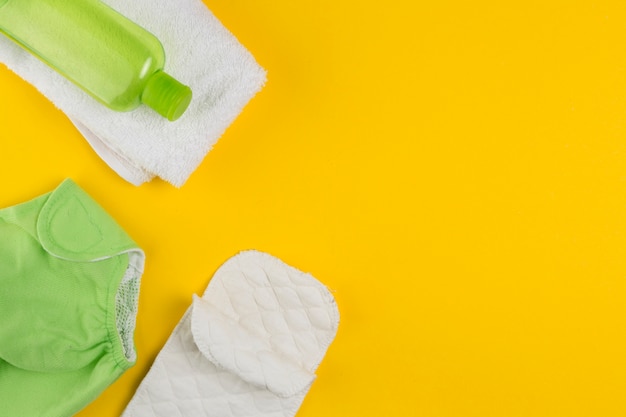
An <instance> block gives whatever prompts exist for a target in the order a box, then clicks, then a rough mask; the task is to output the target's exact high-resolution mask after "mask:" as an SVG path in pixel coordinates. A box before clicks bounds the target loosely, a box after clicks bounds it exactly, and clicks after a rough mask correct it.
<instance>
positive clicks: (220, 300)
mask: <svg viewBox="0 0 626 417" xmlns="http://www.w3.org/2000/svg"><path fill="white" fill-rule="evenodd" d="M338 323H339V312H338V310H337V305H336V304H335V300H334V298H333V296H332V295H331V294H330V292H329V291H328V290H327V289H326V287H325V286H324V285H322V284H321V283H320V282H319V281H318V280H316V279H315V278H314V277H312V276H311V275H309V274H305V273H303V272H301V271H299V270H297V269H295V268H293V267H291V266H288V265H286V264H285V263H283V262H282V261H280V260H278V259H276V258H274V257H272V256H270V255H268V254H265V253H261V252H256V251H246V252H242V253H240V254H238V255H236V256H234V257H233V258H231V259H230V260H228V261H227V262H226V263H225V264H224V265H222V266H221V267H220V268H219V269H218V271H217V272H216V273H215V275H214V277H213V279H212V280H211V282H210V283H209V286H208V287H207V289H206V291H205V292H204V295H203V296H202V298H200V297H197V296H194V298H193V303H192V305H191V306H190V307H189V309H188V310H187V312H186V313H185V314H184V316H183V318H182V320H181V321H180V322H179V324H178V325H177V326H176V328H175V329H174V331H173V333H172V335H171V336H170V337H169V339H168V341H167V342H166V344H165V346H164V347H163V349H162V350H161V352H160V353H159V354H158V356H157V358H156V360H155V361H154V363H153V365H152V367H151V369H150V371H149V372H148V374H147V375H146V377H145V378H144V380H143V381H142V382H141V384H140V385H139V388H138V389H137V392H136V393H135V394H134V396H133V398H132V399H131V401H130V403H129V405H128V407H127V408H126V410H125V411H124V413H123V414H122V417H157V416H158V417H166V416H167V417H171V416H178V417H203V416H210V417H218V416H219V417H235V416H249V417H252V416H255V417H270V416H271V417H279V416H280V417H291V416H294V415H295V413H296V412H297V410H298V408H299V407H300V405H301V403H302V401H303V400H304V397H305V395H306V393H307V391H308V389H309V387H310V385H311V383H312V382H313V379H314V378H315V374H314V372H315V370H316V369H317V366H318V364H319V363H320V362H321V360H322V358H323V357H324V355H325V353H326V350H327V348H328V346H329V345H330V343H331V342H332V340H333V339H334V337H335V334H336V332H337V326H338Z"/></svg>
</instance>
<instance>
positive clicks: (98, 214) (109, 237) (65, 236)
mask: <svg viewBox="0 0 626 417" xmlns="http://www.w3.org/2000/svg"><path fill="white" fill-rule="evenodd" d="M36 227H37V236H38V237H39V240H40V243H41V245H42V246H43V247H44V249H45V250H46V251H48V252H49V253H50V254H51V255H53V256H56V257H59V258H62V259H66V260H71V261H78V262H86V261H97V260H100V259H104V258H109V257H111V256H114V255H117V254H119V253H123V252H128V251H130V250H136V249H138V245H137V244H136V243H135V242H134V241H133V240H132V239H131V238H130V237H129V236H128V235H127V234H126V232H124V230H123V229H122V228H121V227H120V226H119V225H118V224H117V223H116V222H115V220H113V218H112V217H111V216H109V215H108V214H107V213H106V212H105V211H104V210H103V209H102V207H100V205H99V204H98V203H96V202H95V201H94V200H93V199H92V198H91V197H90V196H89V195H88V194H87V193H85V192H84V191H83V190H82V189H81V188H80V187H78V185H76V183H74V182H73V181H72V180H71V179H67V180H65V181H63V182H62V183H61V184H60V185H59V186H58V187H57V188H56V189H55V190H54V191H53V192H52V193H50V195H49V197H48V199H47V200H46V202H45V203H44V205H43V207H42V208H41V211H40V212H39V216H38V218H37V226H36Z"/></svg>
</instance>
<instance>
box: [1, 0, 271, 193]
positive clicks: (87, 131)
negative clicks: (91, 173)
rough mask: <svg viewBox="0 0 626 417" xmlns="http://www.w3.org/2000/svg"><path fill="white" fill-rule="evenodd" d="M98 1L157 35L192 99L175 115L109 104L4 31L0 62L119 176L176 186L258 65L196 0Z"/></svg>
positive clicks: (250, 91) (255, 76)
mask: <svg viewBox="0 0 626 417" xmlns="http://www.w3.org/2000/svg"><path fill="white" fill-rule="evenodd" d="M103 1H104V3H106V4H108V5H109V6H111V7H112V8H113V9H115V10H117V11H118V12H120V13H121V14H123V15H124V16H126V17H128V18H129V19H131V20H132V21H134V22H135V23H137V24H139V25H140V26H142V27H144V28H145V29H147V30H148V31H150V32H152V33H153V34H154V35H155V36H156V37H157V38H159V40H160V41H161V43H162V44H163V47H164V49H165V56H166V63H165V71H166V72H167V73H169V74H171V75H172V76H173V77H175V78H176V79H177V80H179V81H181V82H182V83H184V84H186V85H188V86H189V87H191V89H192V91H193V99H192V102H191V104H190V106H189V108H188V109H187V111H186V112H185V114H184V115H183V116H182V117H181V118H180V119H178V120H177V121H175V122H169V121H168V120H166V119H165V118H163V117H161V116H159V115H158V114H156V113H155V112H154V111H153V110H151V109H149V108H147V106H142V107H140V108H139V109H137V110H134V111H131V112H127V113H119V112H115V111H113V110H109V109H108V108H106V107H105V106H104V105H102V104H100V103H98V102H96V100H94V99H93V98H91V97H90V96H88V95H87V93H85V92H83V91H82V90H81V89H80V88H79V87H77V86H75V85H74V84H72V83H71V82H70V81H68V80H67V79H65V78H64V77H62V76H61V75H59V74H58V73H56V72H55V71H54V70H52V69H51V68H49V67H48V66H46V65H45V64H44V63H43V62H41V61H39V60H38V59H37V58H35V57H34V56H32V55H31V54H29V53H28V52H26V51H24V50H23V49H22V48H20V47H19V46H17V45H15V44H14V43H13V42H12V41H11V40H9V39H8V38H6V37H5V36H0V62H2V63H4V64H5V65H6V66H7V67H9V68H10V69H12V70H13V71H14V72H15V73H16V74H18V75H19V76H21V77H22V78H23V79H24V80H26V81H28V82H29V83H31V84H32V85H34V86H35V87H36V88H37V89H38V90H39V91H40V92H41V93H42V94H43V95H44V96H46V97H47V98H48V99H49V100H50V101H52V102H53V103H54V104H55V105H56V106H57V107H58V108H60V109H61V110H62V111H63V112H64V113H65V114H66V115H67V116H68V117H69V118H70V120H71V121H72V122H73V123H74V125H75V126H76V127H77V128H78V130H79V131H80V132H81V133H82V134H83V136H84V137H85V138H86V139H87V141H88V142H89V143H90V144H91V146H92V148H93V149H94V150H95V151H96V153H97V154H98V155H99V156H100V157H101V158H102V159H103V160H104V161H105V162H106V163H107V164H109V166H110V167H111V168H113V170H115V171H116V172H117V173H118V174H119V175H120V176H121V177H123V178H124V179H126V180H127V181H129V182H131V183H133V184H135V185H139V184H141V183H143V182H146V181H149V180H150V179H152V178H153V177H155V176H158V177H161V178H162V179H164V180H166V181H168V182H170V183H171V184H173V185H175V186H182V185H183V184H184V183H185V181H186V180H187V179H188V177H189V176H190V175H191V173H193V171H194V170H195V169H196V168H197V167H198V165H199V164H200V163H201V162H202V159H203V158H204V157H205V155H206V154H207V152H208V151H209V150H210V149H211V147H212V146H213V145H214V144H215V143H216V142H217V140H218V138H219V137H220V136H221V135H222V134H223V132H224V131H225V130H226V128H227V127H228V126H229V125H230V124H231V123H232V122H233V121H234V120H235V118H236V117H237V116H238V115H239V113H240V112H241V111H242V109H243V107H244V106H245V105H246V104H247V103H248V101H249V100H250V99H251V98H252V97H253V96H254V95H255V94H256V93H257V92H258V91H259V90H260V89H261V88H262V86H263V84H264V82H265V71H264V70H263V69H262V68H261V67H260V66H259V65H258V64H257V63H256V61H255V60H254V57H253V56H252V55H251V54H250V53H249V52H248V51H247V50H246V49H245V48H244V47H243V46H242V45H241V44H240V43H239V42H238V41H237V39H236V38H235V37H234V36H233V35H232V34H231V33H230V32H229V31H228V30H227V29H226V28H225V27H224V26H223V25H222V24H221V23H220V21H219V20H218V19H217V18H216V17H215V16H214V15H213V14H212V13H211V12H210V11H209V10H208V9H207V7H206V6H205V5H204V4H203V3H202V1H201V0H134V1H126V0H103ZM0 3H1V2H0ZM68 30H71V28H68Z"/></svg>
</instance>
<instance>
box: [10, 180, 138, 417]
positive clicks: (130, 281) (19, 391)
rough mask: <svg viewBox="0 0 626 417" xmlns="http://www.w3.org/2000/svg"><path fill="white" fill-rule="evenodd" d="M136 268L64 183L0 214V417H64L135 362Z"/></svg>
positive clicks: (116, 232) (127, 250) (93, 206)
mask: <svg viewBox="0 0 626 417" xmlns="http://www.w3.org/2000/svg"><path fill="white" fill-rule="evenodd" d="M143 265H144V253H143V251H142V250H141V249H140V248H139V247H138V246H137V244H136V243H135V242H133V240H132V239H131V238H130V237H128V235H127V234H126V233H125V232H124V231H123V230H122V228H121V227H120V226H119V225H118V224H117V223H115V221H114V220H113V219H112V218H111V217H110V216H109V215H108V214H107V213H106V212H105V211H104V210H103V209H102V208H101V207H100V206H99V205H98V204H97V203H96V202H95V201H94V200H92V199H91V198H90V197H89V196H88V195H87V194H86V193H85V192H84V191H82V190H81V189H80V188H79V187H78V186H77V185H76V184H75V183H74V182H72V181H71V180H69V179H68V180H65V181H64V182H63V183H61V185H59V187H58V188H57V189H56V190H54V191H52V192H51V193H48V194H45V195H43V196H41V197H38V198H36V199H34V200H31V201H29V202H26V203H22V204H19V205H16V206H13V207H9V208H5V209H2V210H0V415H2V416H9V417H65V416H72V415H74V414H75V413H77V412H78V411H80V410H81V409H82V408H83V407H85V406H86V405H87V404H89V403H90V402H91V401H93V400H94V399H95V398H96V397H97V396H98V395H99V394H100V393H101V392H102V391H103V390H104V389H105V388H107V387H108V386H109V385H110V384H112V383H113V382H114V381H115V380H116V379H117V378H118V377H119V376H120V375H121V374H122V373H123V372H124V371H125V370H126V369H128V368H129V367H130V366H132V365H133V364H134V363H135V348H134V342H133V334H134V329H135V317H136V312H137V300H138V296H139V283H140V279H141V275H142V273H143Z"/></svg>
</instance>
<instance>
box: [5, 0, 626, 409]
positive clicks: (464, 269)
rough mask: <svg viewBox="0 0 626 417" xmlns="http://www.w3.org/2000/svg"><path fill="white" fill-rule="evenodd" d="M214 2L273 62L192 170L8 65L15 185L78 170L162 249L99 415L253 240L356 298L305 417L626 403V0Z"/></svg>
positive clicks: (156, 250) (156, 251)
mask: <svg viewBox="0 0 626 417" xmlns="http://www.w3.org/2000/svg"><path fill="white" fill-rule="evenodd" d="M206 3H207V5H208V6H209V7H210V8H211V9H212V10H213V12H214V13H215V14H216V15H217V17H218V18H219V19H220V20H221V21H222V22H223V23H224V24H225V25H226V26H227V27H228V28H229V29H230V30H231V31H232V32H233V33H235V34H236V35H237V37H238V38H239V39H240V41H241V42H242V43H243V44H244V45H245V46H246V47H247V48H248V49H249V50H250V51H251V52H252V53H253V54H254V55H255V57H256V58H257V60H258V61H259V63H260V64H261V65H263V66H264V67H265V68H266V69H267V70H268V84H267V85H266V87H265V88H264V90H263V91H262V92H261V93H260V94H259V95H258V96H256V97H255V98H254V99H253V100H252V102H251V103H250V104H249V105H248V106H247V107H246V109H245V111H244V112H243V114H242V115H241V116H240V117H239V118H238V119H237V120H236V122H235V123H234V124H233V125H232V126H231V127H230V128H229V129H228V131H227V132H226V134H225V135H224V136H223V137H222V138H221V139H220V141H219V142H218V144H217V146H216V147H215V148H214V150H213V151H211V152H210V153H209V155H208V156H207V157H206V158H205V160H204V162H203V163H202V165H201V166H200V168H199V169H198V170H197V171H196V172H195V173H194V174H193V175H192V177H191V178H190V180H189V181H188V182H187V184H186V185H185V186H184V187H183V188H182V189H175V188H174V187H172V186H170V185H168V184H166V183H165V182H162V181H154V182H152V183H149V184H146V185H143V186H141V187H139V188H136V187H134V186H132V185H129V184H127V183H125V182H124V181H123V180H121V179H120V178H119V177H118V176H117V175H116V174H115V173H114V172H113V171H111V170H110V169H109V168H108V167H107V166H106V165H105V164H104V163H103V162H102V161H101V160H100V159H99V158H98V157H97V156H96V155H95V153H94V152H93V151H92V150H91V149H90V147H89V145H88V144H87V143H86V142H85V141H84V140H83V139H82V138H81V137H80V135H79V134H78V133H77V132H76V131H75V130H74V129H73V127H72V125H71V124H70V122H69V121H68V120H67V119H66V118H65V117H64V116H63V114H62V113H60V112H59V111H58V110H56V109H55V108H54V107H53V106H52V105H51V104H50V103H48V102H47V101H46V100H45V99H44V98H42V97H41V96H40V95H39V94H38V93H37V92H36V91H35V90H34V89H33V88H32V87H31V86H29V85H27V84H26V83H24V82H23V81H21V80H20V79H19V78H18V77H16V76H15V75H14V74H12V73H10V72H9V71H8V70H6V69H5V68H4V67H2V68H1V69H0V88H1V90H0V91H1V100H0V118H1V120H2V122H1V123H0V139H1V142H0V143H1V148H0V149H1V150H0V178H2V180H1V181H2V192H1V193H0V206H7V205H11V204H15V203H18V202H21V201H24V200H26V199H29V198H31V197H34V196H36V195H39V194H41V193H43V192H46V191H48V190H50V189H52V188H53V187H55V186H56V185H57V184H58V183H59V182H60V181H61V180H62V179H63V178H65V177H72V178H73V179H74V180H75V181H76V182H78V183H79V184H80V185H81V186H82V187H83V188H84V189H85V190H86V191H88V192H89V193H90V194H91V195H92V196H93V197H94V198H95V199H96V200H98V201H99V202H100V203H101V205H103V206H104V207H105V208H106V209H107V210H108V211H109V212H110V213H111V214H112V215H113V216H114V217H115V218H116V219H117V220H118V222H119V223H120V224H122V225H123V227H124V228H125V229H126V230H127V231H128V232H129V233H130V234H131V235H132V236H133V237H134V238H135V240H137V241H138V242H139V243H140V244H141V245H142V246H143V247H144V248H145V250H146V253H147V268H146V272H145V275H144V279H143V283H142V292H141V297H140V311H139V315H138V327H137V332H136V341H137V348H138V352H139V358H140V359H139V361H138V363H137V365H136V366H135V367H134V368H133V369H132V370H130V371H129V372H127V373H126V374H125V375H124V376H123V377H122V378H121V379H120V380H119V381H118V382H116V383H115V384H114V385H113V386H112V387H111V388H110V389H108V390H107V391H106V392H105V393H104V394H103V395H102V396H101V397H100V398H98V399H97V400H96V401H95V402H94V403H93V404H92V405H91V406H89V407H88V408H87V409H85V410H84V411H83V412H82V413H80V416H81V417H87V416H93V417H105V416H106V417H109V416H110V417H113V416H119V414H120V413H121V411H122V409H123V408H124V406H125V405H126V404H127V402H128V401H129V399H130V397H131V396H132V394H133V392H134V389H135V388H136V386H137V384H138V383H139V382H140V381H141V379H142V378H143V376H144V375H145V373H146V371H147V369H148V368H149V366H150V363H151V361H152V360H153V359H154V357H155V356H156V354H157V353H158V352H159V350H160V348H161V346H162V345H163V343H164V342H165V340H166V339H167V337H168V335H169V334H170V332H171V330H172V328H173V326H174V325H175V324H176V323H177V322H178V320H179V318H180V316H181V315H182V313H183V311H184V310H185V309H186V307H187V306H188V304H189V302H190V299H191V294H192V293H201V292H202V291H203V290H204V288H205V287H206V285H207V284H208V282H209V278H210V277H211V276H212V274H213V273H214V271H215V270H216V269H217V268H218V267H219V265H220V264H221V263H223V262H224V261H225V260H226V259H227V258H229V257H230V256H232V255H234V254H235V253H237V252H238V251H240V250H243V249H250V248H254V249H259V250H262V251H266V252H269V253H271V254H274V255H275V256H278V257H279V258H281V259H283V260H284V261H286V262H287V263H289V264H291V265H293V266H296V267H297V268H299V269H301V270H304V271H308V272H311V273H312V274H313V275H315V276H316V277H317V278H318V279H320V280H321V281H322V282H324V283H325V284H326V285H327V286H329V287H330V288H332V289H333V291H334V294H335V297H336V299H337V302H338V304H339V308H340V311H341V318H342V321H341V324H340V329H339V333H338V335H337V338H336V340H335V342H334V344H333V345H332V346H331V348H330V350H329V352H328V355H327V356H326V358H325V359H324V361H323V363H322V365H321V367H320V369H319V372H318V374H319V377H318V379H317V381H316V382H315V383H314V385H313V387H312V389H311V391H310V392H309V395H308V396H307V398H306V400H305V403H304V405H303V406H302V408H301V410H300V411H299V413H298V416H299V417H307V416H325V417H331V416H359V417H363V416H428V417H431V416H432V417H435V416H465V417H468V416H480V417H485V416H498V417H500V416H550V417H554V416H568V417H570V416H603V417H608V416H624V415H626V401H624V398H625V394H626V42H625V40H626V7H625V6H624V5H623V2H621V1H613V2H571V1H556V2H543V1H525V2H516V3H519V4H510V3H511V2H488V1H480V0H479V1H474V2H461V1H458V2H454V1H441V2H426V3H425V2H409V1H405V2H403V4H398V3H397V2H383V3H380V2H367V1H359V2H356V1H344V2H342V1H316V2H299V1H295V2H294V1H282V0H275V1H265V2H258V1H244V0H230V1H223V0H206ZM586 3H587V4H586ZM60 401H62V399H60ZM24 417H32V416H24Z"/></svg>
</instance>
